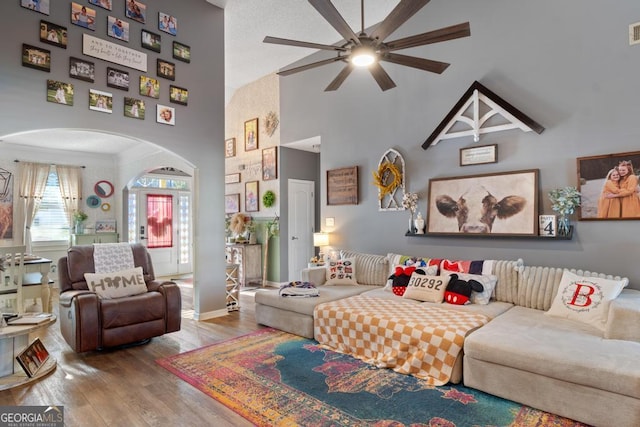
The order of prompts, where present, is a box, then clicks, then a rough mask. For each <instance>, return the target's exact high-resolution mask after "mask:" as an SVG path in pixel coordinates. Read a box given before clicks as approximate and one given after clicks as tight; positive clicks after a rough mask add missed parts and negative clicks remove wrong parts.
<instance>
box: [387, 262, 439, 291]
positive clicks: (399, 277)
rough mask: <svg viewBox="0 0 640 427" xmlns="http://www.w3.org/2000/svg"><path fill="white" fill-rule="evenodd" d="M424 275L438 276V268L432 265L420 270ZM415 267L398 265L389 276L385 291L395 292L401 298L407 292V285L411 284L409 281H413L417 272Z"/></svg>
mask: <svg viewBox="0 0 640 427" xmlns="http://www.w3.org/2000/svg"><path fill="white" fill-rule="evenodd" d="M420 269H421V270H422V271H424V273H425V274H426V275H428V276H435V275H436V274H438V266H437V265H431V266H429V267H426V268H425V267H422V268H420ZM415 270H416V269H415V267H413V266H408V267H407V266H404V265H396V266H395V267H394V268H393V274H391V276H389V279H388V280H387V284H386V285H385V287H384V290H385V291H389V292H393V293H394V294H396V295H398V296H399V297H401V296H402V295H403V294H404V291H405V290H406V287H407V285H408V284H409V280H411V275H412V274H413V272H414V271H415Z"/></svg>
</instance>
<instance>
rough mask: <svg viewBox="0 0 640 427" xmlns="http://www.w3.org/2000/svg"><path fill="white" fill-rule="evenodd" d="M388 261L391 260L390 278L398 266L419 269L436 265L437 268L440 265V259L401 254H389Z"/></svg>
mask: <svg viewBox="0 0 640 427" xmlns="http://www.w3.org/2000/svg"><path fill="white" fill-rule="evenodd" d="M387 259H388V260H389V274H388V276H391V275H392V274H393V271H394V269H395V266H396V265H405V266H406V265H413V266H415V267H417V268H424V267H429V266H432V265H435V266H436V268H437V266H439V265H440V260H439V259H436V258H428V257H422V256H412V255H400V254H394V253H388V254H387ZM434 274H436V273H434Z"/></svg>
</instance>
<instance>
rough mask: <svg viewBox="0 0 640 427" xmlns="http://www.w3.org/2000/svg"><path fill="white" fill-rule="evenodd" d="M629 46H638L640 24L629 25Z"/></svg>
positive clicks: (639, 42)
mask: <svg viewBox="0 0 640 427" xmlns="http://www.w3.org/2000/svg"><path fill="white" fill-rule="evenodd" d="M629 44H630V45H634V44H640V22H636V23H635V24H631V25H629Z"/></svg>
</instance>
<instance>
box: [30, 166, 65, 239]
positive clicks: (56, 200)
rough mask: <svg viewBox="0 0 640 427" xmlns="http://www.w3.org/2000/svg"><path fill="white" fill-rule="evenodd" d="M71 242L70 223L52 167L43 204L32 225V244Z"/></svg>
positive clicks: (56, 174)
mask: <svg viewBox="0 0 640 427" xmlns="http://www.w3.org/2000/svg"><path fill="white" fill-rule="evenodd" d="M61 240H65V241H68V240H69V221H68V220H67V214H66V213H65V211H64V204H63V203H62V194H61V193H60V186H59V184H58V173H57V172H56V167H55V166H51V169H50V171H49V178H48V179H47V186H46V188H45V190H44V196H43V197H42V202H41V203H40V206H39V207H38V211H37V212H36V215H35V217H34V218H33V223H32V224H31V241H32V242H52V241H61Z"/></svg>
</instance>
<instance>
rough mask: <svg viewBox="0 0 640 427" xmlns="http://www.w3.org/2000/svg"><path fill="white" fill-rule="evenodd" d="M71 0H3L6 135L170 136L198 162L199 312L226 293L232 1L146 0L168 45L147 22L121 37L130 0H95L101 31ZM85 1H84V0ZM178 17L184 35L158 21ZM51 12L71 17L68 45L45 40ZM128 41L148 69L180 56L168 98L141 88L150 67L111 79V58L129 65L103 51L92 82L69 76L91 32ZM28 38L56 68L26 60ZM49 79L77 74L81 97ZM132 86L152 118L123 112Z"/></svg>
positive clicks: (0, 84)
mask: <svg viewBox="0 0 640 427" xmlns="http://www.w3.org/2000/svg"><path fill="white" fill-rule="evenodd" d="M70 3H71V2H70V1H66V0H63V1H61V0H57V1H55V2H51V4H52V6H51V14H50V15H49V16H45V15H43V14H39V13H35V12H32V11H29V10H27V9H24V8H22V7H20V2H19V1H3V2H0V23H1V25H2V28H3V29H4V32H5V35H6V37H5V40H4V42H3V48H2V50H1V51H0V91H1V93H2V98H1V99H0V136H1V135H7V134H11V133H14V132H20V131H28V130H33V129H48V128H84V129H92V130H97V131H107V132H115V133H119V134H124V135H128V136H132V137H135V138H140V139H142V140H145V141H150V142H152V143H154V144H157V145H159V146H162V147H164V148H166V149H168V150H170V151H172V152H174V153H175V154H177V155H178V156H181V157H182V158H184V159H185V160H187V161H188V162H191V163H192V164H193V165H194V166H195V168H196V177H195V180H196V192H195V198H194V209H195V225H194V235H195V242H194V243H195V281H196V292H197V293H198V294H199V303H198V304H197V305H196V313H203V312H210V311H213V310H218V309H223V308H224V307H225V302H224V276H223V274H224V273H223V272H224V247H223V236H224V223H223V218H224V210H223V205H224V203H223V194H224V188H223V187H224V186H223V184H220V185H209V184H207V183H211V182H220V183H222V182H223V175H224V159H223V157H222V155H221V153H223V140H224V19H223V11H222V10H221V9H219V8H217V7H214V6H212V5H211V4H209V3H207V2H205V1H204V0H183V1H180V2H176V1H172V0H154V1H153V2H146V5H147V24H146V25H145V26H144V28H145V29H147V30H149V31H152V32H154V33H158V34H161V35H162V52H161V53H160V54H157V53H155V52H152V51H149V50H145V49H142V48H141V47H140V37H141V36H140V30H141V28H143V25H142V24H140V23H137V22H135V21H132V20H127V21H129V22H130V33H131V40H130V42H129V43H124V42H120V41H117V40H116V39H113V38H110V37H108V36H107V34H106V27H107V16H108V15H112V16H116V17H120V18H124V2H121V1H118V2H114V3H115V4H114V8H113V11H111V12H109V11H106V10H104V9H101V8H98V7H94V8H95V9H96V11H97V14H98V19H97V21H96V31H87V30H84V29H82V28H80V27H78V26H75V25H73V24H71V22H70V8H71V7H70ZM84 3H86V2H83V4H84ZM160 11H161V12H164V13H168V14H170V15H174V16H176V17H177V18H178V36H177V37H173V36H171V35H169V34H167V33H162V32H159V31H158V25H157V16H158V12H160ZM41 19H43V20H46V21H49V22H52V23H54V24H58V25H62V26H66V27H67V28H68V33H69V45H68V48H67V49H61V48H58V47H55V46H51V45H46V44H43V43H41V42H40V41H39V22H40V20H41ZM85 31H86V32H87V33H89V34H91V35H92V36H95V37H99V38H101V39H105V40H109V41H111V42H114V43H120V44H123V45H126V46H127V47H129V48H132V49H136V50H140V51H143V52H145V53H146V54H147V55H148V72H147V73H146V75H148V76H152V77H156V58H163V59H166V60H169V61H171V62H175V63H176V80H175V82H170V81H169V80H166V79H160V82H161V97H160V99H159V100H154V99H151V98H144V97H141V96H140V95H139V94H138V90H137V82H138V79H139V76H140V75H141V73H140V72H139V71H136V70H133V69H128V71H129V72H130V75H131V87H130V89H129V92H128V93H126V92H123V91H120V90H117V89H110V88H107V87H106V67H107V66H112V67H115V68H124V67H122V66H119V65H115V64H111V63H107V62H105V61H102V60H99V59H91V58H86V59H88V60H91V61H93V62H95V64H96V81H95V83H87V82H83V81H81V80H76V79H71V78H69V57H70V56H75V57H80V58H82V57H83V55H82V33H83V32H85ZM173 40H177V41H179V42H182V43H184V44H187V45H190V46H191V54H192V61H191V63H190V64H186V63H183V62H180V61H177V60H174V59H173V58H172V54H171V43H172V41H173ZM22 43H28V44H31V45H35V46H40V47H43V48H46V49H48V50H50V51H51V55H52V69H51V72H50V73H46V72H43V71H39V70H34V69H31V68H25V67H23V66H21V47H22ZM47 79H53V80H59V81H64V82H69V83H73V85H74V91H75V100H74V106H73V107H67V106H62V105H56V104H54V103H49V102H46V81H47ZM169 84H175V85H177V86H180V87H185V88H187V89H189V105H188V106H181V105H177V104H169V95H168V90H169ZM90 88H95V89H99V90H106V91H108V92H112V93H113V95H114V111H113V114H104V113H98V112H95V111H90V110H89V108H88V92H89V89H90ZM124 96H130V97H136V98H142V99H144V100H145V101H146V103H147V118H146V120H144V121H140V120H134V119H129V118H126V117H124V116H123V114H122V109H123V99H124ZM157 103H160V104H164V105H171V106H175V108H176V126H166V125H160V124H157V123H156V122H155V106H156V104H157Z"/></svg>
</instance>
